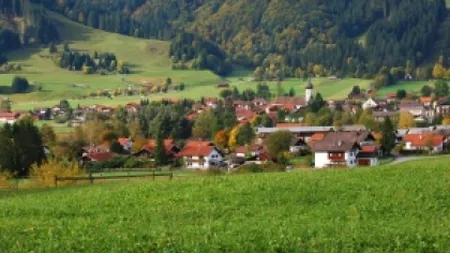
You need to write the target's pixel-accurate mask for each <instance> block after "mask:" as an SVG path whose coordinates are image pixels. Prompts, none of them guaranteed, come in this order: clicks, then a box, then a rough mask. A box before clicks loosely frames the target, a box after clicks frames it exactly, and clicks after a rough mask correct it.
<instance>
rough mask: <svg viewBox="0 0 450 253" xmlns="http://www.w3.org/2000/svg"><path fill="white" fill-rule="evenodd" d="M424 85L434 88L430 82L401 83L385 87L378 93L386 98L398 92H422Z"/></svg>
mask: <svg viewBox="0 0 450 253" xmlns="http://www.w3.org/2000/svg"><path fill="white" fill-rule="evenodd" d="M424 85H429V86H432V87H433V86H434V84H433V82H428V81H400V82H398V83H396V84H394V85H391V86H388V87H383V88H382V89H380V90H378V91H377V95H378V96H385V95H386V94H389V93H396V92H397V90H401V89H404V90H406V91H409V92H420V89H421V88H422V87H423V86H424Z"/></svg>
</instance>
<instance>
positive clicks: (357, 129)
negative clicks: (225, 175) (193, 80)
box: [83, 124, 450, 170]
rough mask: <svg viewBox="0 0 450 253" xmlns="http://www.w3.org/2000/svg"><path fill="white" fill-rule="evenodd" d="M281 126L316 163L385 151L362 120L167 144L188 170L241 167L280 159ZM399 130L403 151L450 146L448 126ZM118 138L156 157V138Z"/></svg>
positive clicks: (93, 154) (98, 151) (372, 161)
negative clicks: (227, 145)
mask: <svg viewBox="0 0 450 253" xmlns="http://www.w3.org/2000/svg"><path fill="white" fill-rule="evenodd" d="M277 131H289V132H290V133H291V134H292V141H291V143H290V147H289V152H290V153H292V154H294V155H299V154H301V153H302V152H304V151H305V152H311V155H312V158H313V161H314V163H313V164H314V167H315V168H329V167H355V166H376V165H378V164H379V158H380V157H381V156H382V154H383V150H382V148H381V147H380V145H379V144H378V142H377V139H378V138H379V137H380V136H379V133H374V132H371V131H370V130H368V129H366V128H365V127H364V126H363V125H349V126H344V127H342V128H339V129H337V128H335V127H333V126H320V127H319V126H316V127H305V126H301V125H295V124H278V125H276V126H275V127H271V128H257V129H256V134H257V138H256V140H255V143H254V144H252V145H248V146H240V147H237V148H235V149H234V151H233V152H231V153H229V154H227V155H225V154H224V152H223V151H222V150H220V149H219V148H217V147H216V146H215V145H214V143H212V142H210V141H201V140H188V141H187V142H186V143H185V145H184V146H183V147H182V148H178V147H177V146H176V144H175V142H174V140H172V139H166V140H164V147H165V152H166V155H167V156H168V157H170V158H172V159H182V160H183V162H184V166H185V168H186V169H199V170H205V169H209V168H211V167H223V166H227V167H229V168H236V167H239V166H241V165H244V164H249V163H253V164H263V163H265V162H268V161H273V162H276V161H277V160H276V157H274V156H272V155H271V154H269V153H268V152H267V151H266V149H265V145H264V140H265V139H266V137H267V136H268V135H269V134H271V133H274V132H277ZM395 134H396V136H397V144H398V145H400V146H401V148H402V149H403V150H404V151H412V152H416V151H430V152H434V153H440V152H443V151H444V150H449V149H450V127H449V126H436V127H431V128H411V129H402V130H399V131H397V132H396V133H395ZM118 142H119V143H120V145H122V147H123V149H124V150H126V151H129V153H130V155H131V156H136V157H142V156H145V157H146V158H149V159H152V158H153V157H154V156H153V154H154V153H153V152H154V150H155V147H156V141H155V140H148V143H147V144H146V145H144V146H143V147H142V149H141V150H139V151H137V152H131V147H132V146H133V141H132V140H131V139H130V138H119V140H118ZM114 156H115V154H114V153H112V152H111V151H110V150H109V148H108V147H105V146H96V147H86V148H84V153H83V161H85V162H88V161H89V162H97V161H104V160H108V159H112V158H113V157H114Z"/></svg>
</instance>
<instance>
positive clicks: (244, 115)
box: [236, 108, 256, 121]
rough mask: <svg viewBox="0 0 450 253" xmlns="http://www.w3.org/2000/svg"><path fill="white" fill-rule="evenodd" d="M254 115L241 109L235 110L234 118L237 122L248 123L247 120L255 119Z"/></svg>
mask: <svg viewBox="0 0 450 253" xmlns="http://www.w3.org/2000/svg"><path fill="white" fill-rule="evenodd" d="M255 115H256V113H255V112H253V111H251V110H247V109H243V108H238V109H236V118H237V119H238V120H239V121H249V120H251V119H253V117H255Z"/></svg>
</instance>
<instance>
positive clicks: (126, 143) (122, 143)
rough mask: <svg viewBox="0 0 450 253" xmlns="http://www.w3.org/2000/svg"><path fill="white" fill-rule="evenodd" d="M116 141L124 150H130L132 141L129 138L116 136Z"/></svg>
mask: <svg viewBox="0 0 450 253" xmlns="http://www.w3.org/2000/svg"><path fill="white" fill-rule="evenodd" d="M117 142H118V143H119V144H120V146H122V148H123V150H125V151H130V150H131V147H132V146H133V141H132V140H131V138H118V139H117Z"/></svg>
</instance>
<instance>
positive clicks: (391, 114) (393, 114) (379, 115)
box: [372, 111, 399, 122]
mask: <svg viewBox="0 0 450 253" xmlns="http://www.w3.org/2000/svg"><path fill="white" fill-rule="evenodd" d="M372 116H373V117H374V118H375V120H376V121H377V122H383V121H384V119H385V118H386V117H388V118H390V119H391V120H395V119H397V118H398V116H399V112H398V111H375V112H372Z"/></svg>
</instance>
